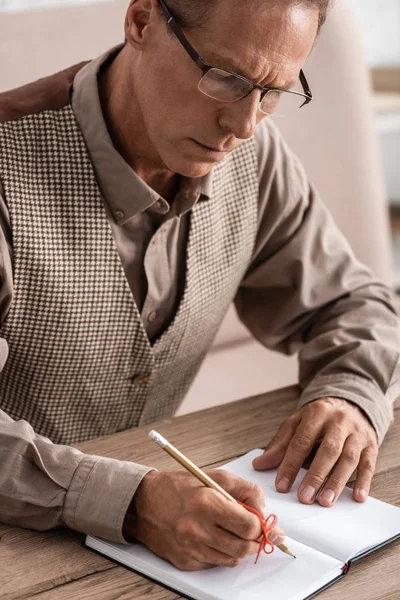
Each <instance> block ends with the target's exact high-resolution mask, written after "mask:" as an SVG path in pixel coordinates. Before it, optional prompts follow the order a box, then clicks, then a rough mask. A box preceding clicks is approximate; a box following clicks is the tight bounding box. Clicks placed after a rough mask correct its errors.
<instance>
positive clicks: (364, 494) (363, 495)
mask: <svg viewBox="0 0 400 600" xmlns="http://www.w3.org/2000/svg"><path fill="white" fill-rule="evenodd" d="M357 492H358V495H359V497H360V498H361V500H363V501H364V500H366V499H367V490H364V489H359V490H357Z"/></svg>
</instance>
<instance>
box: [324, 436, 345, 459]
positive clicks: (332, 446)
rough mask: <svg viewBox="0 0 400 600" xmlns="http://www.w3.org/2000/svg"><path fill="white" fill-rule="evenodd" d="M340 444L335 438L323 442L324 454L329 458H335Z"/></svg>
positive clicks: (338, 452)
mask: <svg viewBox="0 0 400 600" xmlns="http://www.w3.org/2000/svg"><path fill="white" fill-rule="evenodd" d="M340 450H341V448H340V445H339V442H337V441H336V440H327V441H326V442H325V443H324V454H325V455H326V456H328V457H329V458H336V457H337V456H339V454H340Z"/></svg>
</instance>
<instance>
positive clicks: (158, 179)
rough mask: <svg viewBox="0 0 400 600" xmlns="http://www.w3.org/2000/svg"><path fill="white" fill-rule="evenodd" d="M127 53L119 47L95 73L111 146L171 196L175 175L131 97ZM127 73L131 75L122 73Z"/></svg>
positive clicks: (145, 177) (168, 196)
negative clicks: (104, 67) (158, 153)
mask: <svg viewBox="0 0 400 600" xmlns="http://www.w3.org/2000/svg"><path fill="white" fill-rule="evenodd" d="M128 58H129V57H128V53H127V52H125V51H124V49H122V50H121V52H120V53H119V54H118V56H117V57H116V58H115V59H114V61H113V62H112V63H111V65H110V66H109V67H107V68H106V69H105V70H104V71H103V72H102V73H101V74H100V75H99V84H98V85H99V95H100V102H101V108H102V111H103V116H104V120H105V123H106V126H107V129H108V132H109V134H110V137H111V139H112V142H113V145H114V147H115V149H116V150H117V151H118V152H119V153H120V154H121V156H122V157H123V158H124V160H125V161H126V162H127V163H128V165H129V166H130V167H131V168H132V169H133V170H134V171H135V172H136V174H137V175H138V176H139V177H140V178H141V179H143V181H145V182H146V183H147V184H148V185H149V186H150V187H152V188H153V189H154V190H155V191H156V192H157V193H158V194H160V195H161V196H163V197H164V198H165V199H166V200H171V198H172V197H173V195H174V192H175V190H176V186H177V180H178V177H177V175H176V174H175V173H172V172H171V171H169V170H168V169H167V168H166V167H165V166H164V165H162V164H161V160H160V158H159V156H158V155H157V153H156V152H155V151H154V148H153V146H152V144H151V142H150V140H149V137H148V135H147V131H146V128H145V126H144V123H143V119H142V118H141V113H140V110H139V107H138V105H137V103H136V101H135V94H134V91H133V86H132V83H131V82H132V79H131V78H132V77H133V73H132V69H130V68H129V65H127V64H126V62H127V59H128ZM127 73H130V76H131V78H129V77H126V74H127Z"/></svg>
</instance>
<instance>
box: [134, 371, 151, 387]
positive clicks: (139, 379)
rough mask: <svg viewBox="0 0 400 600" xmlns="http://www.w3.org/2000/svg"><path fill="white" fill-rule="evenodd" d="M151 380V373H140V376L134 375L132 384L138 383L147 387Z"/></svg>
mask: <svg viewBox="0 0 400 600" xmlns="http://www.w3.org/2000/svg"><path fill="white" fill-rule="evenodd" d="M149 379H150V375H149V373H139V374H138V375H133V377H131V381H132V383H136V384H138V385H147V384H148V383H149Z"/></svg>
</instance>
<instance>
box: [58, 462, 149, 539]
mask: <svg viewBox="0 0 400 600" xmlns="http://www.w3.org/2000/svg"><path fill="white" fill-rule="evenodd" d="M152 470H153V469H152V468H151V467H145V466H143V465H139V464H136V463H132V462H127V461H121V460H115V459H113V458H104V457H100V456H91V455H86V456H85V457H84V458H83V459H82V461H81V462H80V463H79V465H78V467H77V469H76V471H75V473H74V476H73V478H72V481H71V485H70V487H69V489H68V491H67V494H66V497H65V503H64V510H63V520H64V523H65V525H67V527H70V528H71V529H75V530H76V531H82V532H83V533H86V534H90V535H94V536H96V537H101V538H103V539H106V540H109V541H110V542H117V543H120V544H126V543H127V542H126V540H125V538H124V536H123V535H122V526H123V523H124V518H125V514H126V511H127V510H128V507H129V504H130V502H131V500H132V497H133V495H134V493H135V492H136V490H137V488H138V486H139V483H140V482H141V480H142V479H143V477H144V476H145V475H146V474H147V473H148V472H149V471H152Z"/></svg>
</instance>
